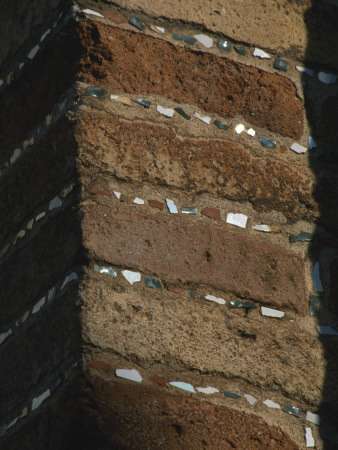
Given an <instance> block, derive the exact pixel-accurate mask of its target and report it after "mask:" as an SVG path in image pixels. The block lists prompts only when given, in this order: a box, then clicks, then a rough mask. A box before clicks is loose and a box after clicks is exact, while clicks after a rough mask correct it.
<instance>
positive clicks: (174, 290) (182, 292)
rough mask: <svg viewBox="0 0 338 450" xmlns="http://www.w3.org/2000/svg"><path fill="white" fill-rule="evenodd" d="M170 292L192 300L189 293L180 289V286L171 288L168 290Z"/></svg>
mask: <svg viewBox="0 0 338 450" xmlns="http://www.w3.org/2000/svg"><path fill="white" fill-rule="evenodd" d="M168 290H169V291H170V292H175V294H180V295H183V296H184V297H188V298H191V297H190V295H189V293H188V291H187V290H186V289H183V288H180V287H178V286H170V287H169V288H168Z"/></svg>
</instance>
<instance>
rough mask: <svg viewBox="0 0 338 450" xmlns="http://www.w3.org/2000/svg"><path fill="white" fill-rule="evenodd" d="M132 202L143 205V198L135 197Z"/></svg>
mask: <svg viewBox="0 0 338 450" xmlns="http://www.w3.org/2000/svg"><path fill="white" fill-rule="evenodd" d="M133 203H135V205H144V200H143V199H142V198H139V197H135V198H134V200H133Z"/></svg>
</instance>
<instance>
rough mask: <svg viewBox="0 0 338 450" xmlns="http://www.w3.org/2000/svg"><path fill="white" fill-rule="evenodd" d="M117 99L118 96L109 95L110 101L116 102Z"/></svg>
mask: <svg viewBox="0 0 338 450" xmlns="http://www.w3.org/2000/svg"><path fill="white" fill-rule="evenodd" d="M118 98H119V96H118V95H113V94H111V95H110V100H116V99H118Z"/></svg>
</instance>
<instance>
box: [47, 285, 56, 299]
mask: <svg viewBox="0 0 338 450" xmlns="http://www.w3.org/2000/svg"><path fill="white" fill-rule="evenodd" d="M55 294H56V287H55V286H53V287H52V288H51V289H49V291H48V295H47V301H49V302H51V301H52V300H54V297H55Z"/></svg>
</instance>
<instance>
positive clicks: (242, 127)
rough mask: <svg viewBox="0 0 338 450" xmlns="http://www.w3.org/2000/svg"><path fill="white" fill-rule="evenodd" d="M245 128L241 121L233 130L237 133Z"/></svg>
mask: <svg viewBox="0 0 338 450" xmlns="http://www.w3.org/2000/svg"><path fill="white" fill-rule="evenodd" d="M244 130H245V126H244V125H243V124H242V123H239V124H238V125H236V127H235V131H236V133H237V134H241V133H242V132H243V131H244Z"/></svg>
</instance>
